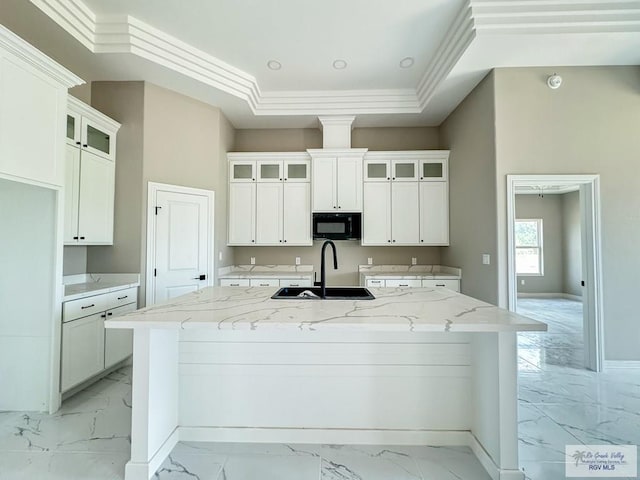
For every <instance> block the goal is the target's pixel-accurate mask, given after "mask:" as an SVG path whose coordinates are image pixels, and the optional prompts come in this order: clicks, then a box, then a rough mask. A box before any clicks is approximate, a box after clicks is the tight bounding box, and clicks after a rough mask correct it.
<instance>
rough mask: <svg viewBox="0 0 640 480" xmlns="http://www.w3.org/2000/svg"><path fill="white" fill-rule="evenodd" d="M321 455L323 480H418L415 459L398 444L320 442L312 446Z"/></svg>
mask: <svg viewBox="0 0 640 480" xmlns="http://www.w3.org/2000/svg"><path fill="white" fill-rule="evenodd" d="M316 451H317V452H318V453H319V454H320V457H321V458H322V464H321V469H322V470H321V477H320V478H322V479H324V480H343V479H345V480H347V479H348V480H360V479H367V480H384V479H388V478H394V479H398V480H421V479H422V475H421V473H420V469H419V467H418V464H417V463H416V461H415V460H414V459H413V458H412V457H411V455H409V454H408V453H406V452H404V451H403V450H402V448H396V447H378V446H355V445H322V446H320V448H318V449H316Z"/></svg>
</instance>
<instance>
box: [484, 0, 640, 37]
mask: <svg viewBox="0 0 640 480" xmlns="http://www.w3.org/2000/svg"><path fill="white" fill-rule="evenodd" d="M473 16H474V18H475V22H476V28H477V30H478V32H479V33H490V34H494V35H495V34H550V33H556V34H558V33H611V32H640V4H639V3H638V2H637V1H629V0H622V1H618V0H616V1H611V0H608V1H600V2H594V1H593V0H558V1H549V0H527V1H522V0H501V1H493V0H492V1H474V3H473Z"/></svg>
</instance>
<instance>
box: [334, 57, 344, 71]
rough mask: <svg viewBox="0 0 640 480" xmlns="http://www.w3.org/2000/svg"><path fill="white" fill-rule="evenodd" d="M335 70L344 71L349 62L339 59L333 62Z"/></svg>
mask: <svg viewBox="0 0 640 480" xmlns="http://www.w3.org/2000/svg"><path fill="white" fill-rule="evenodd" d="M333 68H335V69H336V70H344V69H345V68H347V62H345V61H344V60H340V59H338V60H336V61H334V62H333Z"/></svg>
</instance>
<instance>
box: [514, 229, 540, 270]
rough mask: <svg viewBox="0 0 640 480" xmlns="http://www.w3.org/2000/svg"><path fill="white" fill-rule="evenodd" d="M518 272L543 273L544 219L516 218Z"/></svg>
mask: <svg viewBox="0 0 640 480" xmlns="http://www.w3.org/2000/svg"><path fill="white" fill-rule="evenodd" d="M515 238H516V274H517V275H543V274H544V272H543V268H542V219H541V218H536V219H526V220H525V219H522V220H516V225H515Z"/></svg>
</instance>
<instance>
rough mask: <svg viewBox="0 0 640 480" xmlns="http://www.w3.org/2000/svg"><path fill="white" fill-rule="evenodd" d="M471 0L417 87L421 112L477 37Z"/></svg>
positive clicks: (459, 15) (464, 7) (454, 23)
mask: <svg viewBox="0 0 640 480" xmlns="http://www.w3.org/2000/svg"><path fill="white" fill-rule="evenodd" d="M470 1H471V0H467V2H466V3H465V5H464V6H463V7H462V8H461V9H460V12H459V13H458V15H457V16H456V18H455V20H454V21H453V23H452V24H451V28H449V31H448V32H447V34H446V35H445V37H444V39H443V40H442V42H441V43H440V46H439V47H438V49H437V51H436V52H437V53H436V55H435V56H434V57H433V59H432V60H431V62H430V63H429V66H428V67H427V69H426V71H425V73H424V75H423V76H422V78H421V79H420V82H418V86H417V87H416V96H417V99H418V102H419V108H420V111H422V110H424V108H425V107H426V105H427V103H429V100H431V97H433V94H434V93H435V91H436V89H437V88H438V86H439V85H440V84H441V83H442V82H443V81H444V79H445V78H447V76H448V75H449V72H451V70H452V69H453V67H454V66H455V65H456V63H458V60H460V57H461V56H462V55H463V54H464V52H465V51H466V50H467V48H469V45H471V42H473V40H474V38H475V37H476V32H475V25H474V19H473V16H472V12H473V10H472V8H471V3H470Z"/></svg>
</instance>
